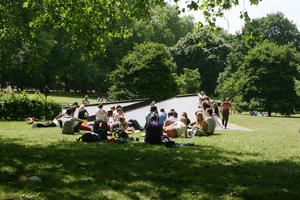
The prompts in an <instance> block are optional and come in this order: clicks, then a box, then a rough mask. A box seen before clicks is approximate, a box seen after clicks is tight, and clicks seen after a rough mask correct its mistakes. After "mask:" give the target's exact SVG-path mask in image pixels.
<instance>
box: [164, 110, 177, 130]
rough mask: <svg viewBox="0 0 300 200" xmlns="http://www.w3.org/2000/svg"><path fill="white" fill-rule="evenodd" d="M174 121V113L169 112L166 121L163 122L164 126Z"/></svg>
mask: <svg viewBox="0 0 300 200" xmlns="http://www.w3.org/2000/svg"><path fill="white" fill-rule="evenodd" d="M176 121H177V120H176V118H175V117H174V113H173V112H169V113H168V118H167V119H166V121H165V123H164V127H167V126H170V125H171V124H174V123H175V122H176Z"/></svg>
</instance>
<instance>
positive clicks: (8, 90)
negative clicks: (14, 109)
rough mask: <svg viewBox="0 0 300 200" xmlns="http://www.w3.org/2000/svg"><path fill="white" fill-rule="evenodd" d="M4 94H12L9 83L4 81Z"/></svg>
mask: <svg viewBox="0 0 300 200" xmlns="http://www.w3.org/2000/svg"><path fill="white" fill-rule="evenodd" d="M5 92H6V94H11V93H12V92H13V90H12V88H11V86H10V82H9V81H6V89H5Z"/></svg>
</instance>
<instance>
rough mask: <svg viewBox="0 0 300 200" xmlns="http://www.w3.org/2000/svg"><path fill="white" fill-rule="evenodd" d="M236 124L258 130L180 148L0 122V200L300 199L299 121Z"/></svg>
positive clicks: (238, 119)
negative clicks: (90, 139) (85, 138)
mask: <svg viewBox="0 0 300 200" xmlns="http://www.w3.org/2000/svg"><path fill="white" fill-rule="evenodd" d="M230 121H231V122H234V123H236V124H237V125H240V126H243V127H247V128H250V129H253V131H251V132H244V131H233V130H222V131H220V130H218V131H216V133H215V135H213V136H210V137H194V138H191V139H188V138H178V139H175V142H193V143H195V144H196V145H195V146H190V147H183V146H179V147H175V148H166V147H164V146H160V145H145V144H142V143H141V142H140V143H137V142H130V143H128V144H111V143H106V142H99V143H93V144H85V143H81V142H80V143H77V142H75V138H76V137H78V135H62V134H61V133H60V130H59V128H36V129H31V128H30V126H29V125H27V124H26V123H25V122H0V143H1V144H0V199H21V198H22V195H25V196H27V197H32V198H31V199H53V200H56V199H72V200H73V199H78V200H79V199H80V200H81V199H89V200H90V199H180V200H181V199H195V200H196V199H278V200H279V199H280V200H281V199H300V190H299V188H300V182H299V180H300V133H299V129H300V118H297V117H295V118H285V117H271V118H265V117H251V116H248V115H232V116H230ZM133 136H134V137H137V136H138V135H137V134H134V135H133ZM142 139H143V138H140V141H142ZM34 175H36V176H38V177H40V178H41V179H42V181H41V182H29V181H28V178H29V177H30V176H34ZM34 195H37V196H36V197H34Z"/></svg>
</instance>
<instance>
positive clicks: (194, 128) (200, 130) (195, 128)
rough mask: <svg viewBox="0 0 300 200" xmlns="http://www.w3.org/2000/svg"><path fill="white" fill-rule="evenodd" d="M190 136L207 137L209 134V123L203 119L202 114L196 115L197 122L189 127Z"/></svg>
mask: <svg viewBox="0 0 300 200" xmlns="http://www.w3.org/2000/svg"><path fill="white" fill-rule="evenodd" d="M188 128H191V129H190V130H188V135H196V136H207V135H208V134H209V127H208V124H207V122H206V121H205V120H204V119H203V115H202V113H201V112H197V113H196V121H195V122H192V123H191V124H189V125H188Z"/></svg>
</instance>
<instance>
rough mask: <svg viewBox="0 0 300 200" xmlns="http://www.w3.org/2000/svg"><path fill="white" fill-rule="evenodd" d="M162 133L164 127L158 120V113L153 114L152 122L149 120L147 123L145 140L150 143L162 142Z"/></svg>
mask: <svg viewBox="0 0 300 200" xmlns="http://www.w3.org/2000/svg"><path fill="white" fill-rule="evenodd" d="M162 135H163V127H162V125H161V123H160V122H159V121H158V117H157V115H155V114H151V116H150V122H148V123H147V125H146V137H145V142H146V143H149V144H160V143H161V136H162Z"/></svg>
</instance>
